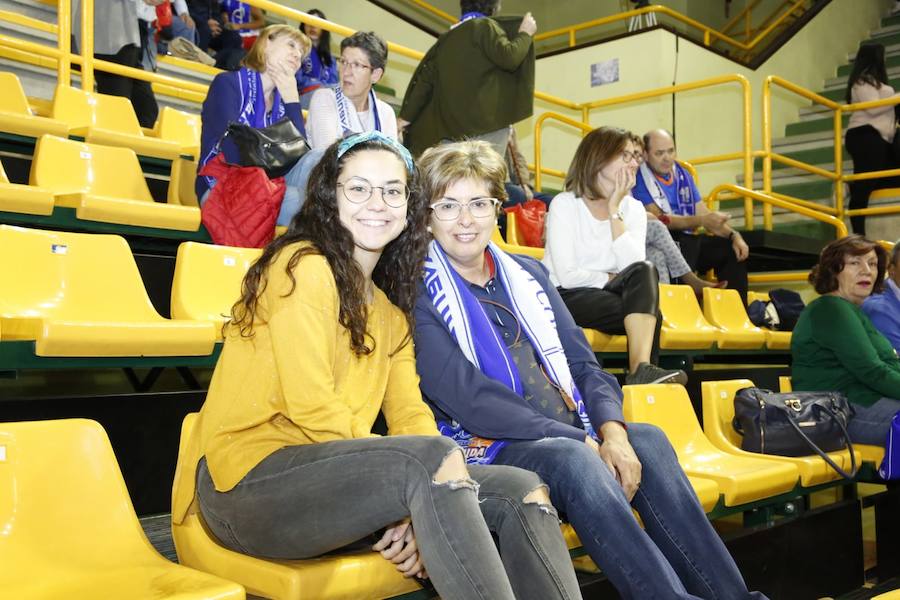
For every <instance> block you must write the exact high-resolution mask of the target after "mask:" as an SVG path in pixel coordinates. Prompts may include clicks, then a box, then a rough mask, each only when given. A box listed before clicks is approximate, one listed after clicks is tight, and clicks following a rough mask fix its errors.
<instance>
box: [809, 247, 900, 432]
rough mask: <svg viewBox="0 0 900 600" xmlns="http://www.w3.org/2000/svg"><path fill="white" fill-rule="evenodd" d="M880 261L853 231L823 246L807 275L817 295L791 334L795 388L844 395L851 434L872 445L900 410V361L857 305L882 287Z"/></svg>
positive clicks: (883, 263) (883, 258)
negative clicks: (850, 408) (849, 412)
mask: <svg viewBox="0 0 900 600" xmlns="http://www.w3.org/2000/svg"><path fill="white" fill-rule="evenodd" d="M886 268H887V251H885V249H884V248H882V247H881V246H880V245H878V244H876V243H875V242H871V241H869V240H867V239H865V238H864V237H862V236H860V235H849V236H847V237H844V238H841V239H839V240H835V241H833V242H831V243H830V244H828V245H827V246H825V247H824V248H823V249H822V253H821V254H820V256H819V262H818V263H817V264H816V266H814V267H813V269H812V272H811V273H810V274H809V282H810V283H811V284H812V285H813V287H814V288H815V290H816V292H818V293H819V294H821V297H819V298H816V299H815V300H813V301H812V302H810V303H809V304H808V305H807V307H806V308H805V309H803V312H802V313H801V314H800V319H799V320H798V321H797V325H796V326H795V327H794V333H793V335H792V337H791V356H792V357H793V366H792V368H791V373H792V378H793V381H792V383H793V387H794V389H795V390H798V391H799V390H809V391H819V390H821V391H838V392H842V393H843V394H845V395H846V396H847V399H848V400H850V402H851V404H852V405H853V408H854V410H855V415H854V416H853V418H852V419H850V424H849V426H848V427H847V431H848V433H849V434H850V438H851V439H852V440H853V441H854V442H858V443H860V444H875V445H879V446H882V445H884V443H885V439H886V435H887V432H888V430H889V428H890V425H891V419H892V418H893V416H894V414H895V413H896V412H897V411H900V360H898V358H897V353H896V352H895V351H894V349H893V348H892V347H891V343H890V342H889V341H888V340H887V339H886V338H885V337H884V336H883V335H882V334H881V333H879V332H878V330H877V329H875V326H874V325H872V322H871V321H870V320H869V317H867V316H866V314H865V313H864V312H863V311H862V310H861V308H860V306H861V305H862V303H863V301H864V300H865V299H866V298H868V297H869V296H870V295H871V294H872V293H873V292H878V291H880V290H881V287H882V285H883V283H884V273H885V269H886Z"/></svg>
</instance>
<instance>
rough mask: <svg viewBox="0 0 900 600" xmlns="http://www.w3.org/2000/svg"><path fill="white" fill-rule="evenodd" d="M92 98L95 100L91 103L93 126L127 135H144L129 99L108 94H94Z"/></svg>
mask: <svg viewBox="0 0 900 600" xmlns="http://www.w3.org/2000/svg"><path fill="white" fill-rule="evenodd" d="M94 98H96V100H97V102H96V104H94V105H93V106H94V112H95V116H94V125H95V126H97V127H100V128H102V129H109V130H111V131H116V132H118V133H126V134H128V135H136V136H143V135H144V131H143V130H142V129H141V124H140V122H138V118H137V115H136V114H135V113H134V106H133V105H132V104H131V100H129V99H128V98H125V97H124V96H110V95H109V94H94Z"/></svg>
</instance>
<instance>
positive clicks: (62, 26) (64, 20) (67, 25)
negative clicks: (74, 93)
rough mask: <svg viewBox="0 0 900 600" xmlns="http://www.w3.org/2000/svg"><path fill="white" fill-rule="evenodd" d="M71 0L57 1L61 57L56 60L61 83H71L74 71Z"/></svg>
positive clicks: (57, 34)
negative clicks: (71, 55)
mask: <svg viewBox="0 0 900 600" xmlns="http://www.w3.org/2000/svg"><path fill="white" fill-rule="evenodd" d="M71 8H72V7H71V4H70V2H69V0H57V2H56V19H57V22H56V26H57V31H56V43H57V47H58V48H59V58H58V59H57V61H56V80H57V83H58V84H59V85H69V84H70V83H71V81H70V77H71V73H72V58H71V57H70V56H69V55H70V54H71V53H72V14H71Z"/></svg>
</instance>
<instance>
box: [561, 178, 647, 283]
mask: <svg viewBox="0 0 900 600" xmlns="http://www.w3.org/2000/svg"><path fill="white" fill-rule="evenodd" d="M619 207H620V209H621V211H622V216H623V219H622V221H623V223H624V224H625V233H623V234H622V235H620V236H619V237H617V238H616V239H615V240H613V238H612V229H611V228H610V223H609V221H608V220H606V221H600V220H598V219H596V218H595V217H594V216H593V215H592V214H591V212H590V211H589V210H588V207H587V206H585V204H584V202H583V201H582V199H581V198H577V197H576V196H575V194H573V193H572V192H563V193H561V194H559V195H557V196H556V197H555V198H553V202H551V203H550V212H549V213H548V214H547V223H546V229H547V243H546V248H545V251H544V265H545V266H546V267H547V269H549V271H550V280H551V281H552V282H553V285H555V286H557V287H564V288H579V287H595V288H602V287H603V286H605V285H606V284H607V282H608V281H609V275H610V273H618V272H619V271H621V270H623V269H624V268H625V267H627V266H628V265H630V264H631V263H634V262H636V261H639V260H644V259H645V258H646V256H647V250H646V240H647V212H646V210H645V209H644V205H643V204H641V203H640V201H638V200H635V199H634V198H632V197H631V196H625V198H623V199H622V202H621V203H620V204H619Z"/></svg>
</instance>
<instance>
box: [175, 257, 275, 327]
mask: <svg viewBox="0 0 900 600" xmlns="http://www.w3.org/2000/svg"><path fill="white" fill-rule="evenodd" d="M261 254H262V250H260V249H258V248H232V247H230V246H214V245H212V244H198V243H197V242H183V243H182V244H181V245H180V246H179V247H178V257H177V258H176V260H175V278H174V279H173V281H172V316H173V317H174V318H176V319H192V320H196V321H211V322H213V323H215V324H216V328H217V330H221V327H222V324H223V323H224V322H225V320H226V319H228V318H229V316H230V314H231V307H232V305H233V304H234V303H235V302H236V301H237V300H238V298H240V295H241V282H242V281H243V279H244V275H245V274H246V273H247V270H248V269H249V268H250V265H252V264H253V263H254V262H255V261H256V259H257V258H259V256H260V255H261Z"/></svg>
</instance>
